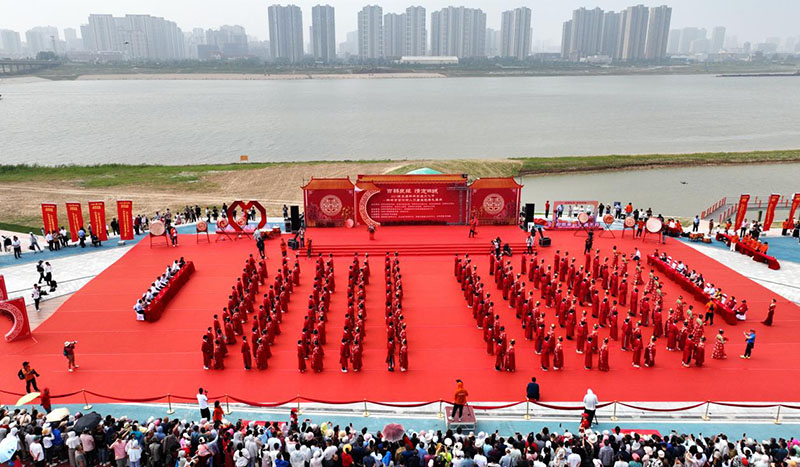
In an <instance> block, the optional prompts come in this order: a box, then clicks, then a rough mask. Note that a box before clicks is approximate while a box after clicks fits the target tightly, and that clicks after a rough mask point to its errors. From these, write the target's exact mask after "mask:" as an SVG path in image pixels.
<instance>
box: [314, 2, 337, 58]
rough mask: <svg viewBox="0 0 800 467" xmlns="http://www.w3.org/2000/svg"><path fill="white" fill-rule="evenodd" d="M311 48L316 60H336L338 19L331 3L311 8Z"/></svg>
mask: <svg viewBox="0 0 800 467" xmlns="http://www.w3.org/2000/svg"><path fill="white" fill-rule="evenodd" d="M311 49H312V51H313V53H314V60H317V61H319V62H323V63H330V62H332V61H334V60H336V21H335V18H334V9H333V7H332V6H330V5H317V6H315V7H313V8H311Z"/></svg>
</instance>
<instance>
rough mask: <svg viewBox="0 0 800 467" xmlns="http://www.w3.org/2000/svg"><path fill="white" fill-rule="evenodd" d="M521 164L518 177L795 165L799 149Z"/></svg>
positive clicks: (537, 160)
mask: <svg viewBox="0 0 800 467" xmlns="http://www.w3.org/2000/svg"><path fill="white" fill-rule="evenodd" d="M514 160H518V161H521V162H522V166H521V168H520V172H519V174H520V175H525V174H549V173H561V172H584V171H592V170H614V169H631V168H637V167H638V168H642V167H652V166H659V167H665V166H693V165H726V164H749V163H757V162H798V161H800V150H798V149H791V150H785V151H752V152H701V153H693V154H642V155H634V156H622V155H608V156H576V157H529V158H515V159H514Z"/></svg>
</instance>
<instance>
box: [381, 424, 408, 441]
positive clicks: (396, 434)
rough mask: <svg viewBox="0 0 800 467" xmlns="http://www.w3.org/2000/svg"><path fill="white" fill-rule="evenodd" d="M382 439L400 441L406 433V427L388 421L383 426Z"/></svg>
mask: <svg viewBox="0 0 800 467" xmlns="http://www.w3.org/2000/svg"><path fill="white" fill-rule="evenodd" d="M382 434H383V439H385V440H386V441H389V442H394V441H400V440H401V439H403V436H405V434H406V429H405V428H403V425H399V424H397V423H390V424H388V425H386V426H385V427H383V432H382Z"/></svg>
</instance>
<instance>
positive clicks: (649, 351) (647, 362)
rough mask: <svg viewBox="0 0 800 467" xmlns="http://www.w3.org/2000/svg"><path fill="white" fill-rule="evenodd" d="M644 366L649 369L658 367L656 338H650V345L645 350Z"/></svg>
mask: <svg viewBox="0 0 800 467" xmlns="http://www.w3.org/2000/svg"><path fill="white" fill-rule="evenodd" d="M644 366H645V367H647V368H650V367H653V366H656V337H655V336H653V337H651V338H650V343H649V344H647V348H645V349H644Z"/></svg>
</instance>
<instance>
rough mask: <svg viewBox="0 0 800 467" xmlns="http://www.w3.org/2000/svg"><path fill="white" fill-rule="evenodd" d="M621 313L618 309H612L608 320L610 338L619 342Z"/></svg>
mask: <svg viewBox="0 0 800 467" xmlns="http://www.w3.org/2000/svg"><path fill="white" fill-rule="evenodd" d="M618 323H619V313H618V312H617V309H616V307H613V308H612V309H611V316H610V317H609V318H608V337H610V338H611V339H613V340H615V341H616V340H619V327H618Z"/></svg>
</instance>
